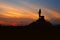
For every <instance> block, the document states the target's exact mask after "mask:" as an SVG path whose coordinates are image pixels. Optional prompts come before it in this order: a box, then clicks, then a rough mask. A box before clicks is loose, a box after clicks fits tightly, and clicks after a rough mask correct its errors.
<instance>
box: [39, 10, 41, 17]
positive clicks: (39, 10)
mask: <svg viewBox="0 0 60 40" xmlns="http://www.w3.org/2000/svg"><path fill="white" fill-rule="evenodd" d="M40 16H41V9H39V18H40Z"/></svg>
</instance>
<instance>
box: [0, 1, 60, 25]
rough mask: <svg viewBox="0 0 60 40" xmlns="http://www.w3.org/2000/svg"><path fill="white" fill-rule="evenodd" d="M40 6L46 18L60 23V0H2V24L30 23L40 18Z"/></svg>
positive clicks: (0, 20)
mask: <svg viewBox="0 0 60 40" xmlns="http://www.w3.org/2000/svg"><path fill="white" fill-rule="evenodd" d="M40 8H41V9H42V15H43V16H45V20H47V21H49V22H51V23H52V24H56V25H57V24H60V0H0V24H5V25H13V26H16V25H20V26H21V25H28V24H30V23H32V22H34V21H36V20H37V19H38V10H39V9H40Z"/></svg>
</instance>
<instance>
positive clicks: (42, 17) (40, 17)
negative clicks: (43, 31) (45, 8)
mask: <svg viewBox="0 0 60 40" xmlns="http://www.w3.org/2000/svg"><path fill="white" fill-rule="evenodd" d="M38 13H39V19H43V20H44V16H41V9H39V12H38Z"/></svg>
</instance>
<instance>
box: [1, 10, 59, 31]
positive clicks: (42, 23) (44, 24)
mask: <svg viewBox="0 0 60 40" xmlns="http://www.w3.org/2000/svg"><path fill="white" fill-rule="evenodd" d="M38 14H39V19H38V20H36V21H35V22H33V23H31V24H29V25H27V26H16V27H13V26H5V25H4V26H5V27H4V26H2V25H0V26H1V27H0V30H4V31H14V30H15V31H19V32H20V31H24V32H25V31H33V32H34V31H37V32H38V31H39V32H40V31H42V30H44V31H45V30H46V31H48V30H50V31H51V30H52V29H53V30H54V28H53V25H52V24H51V23H50V22H48V21H46V20H45V19H44V16H41V9H39V12H38ZM59 26H60V25H59Z"/></svg>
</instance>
